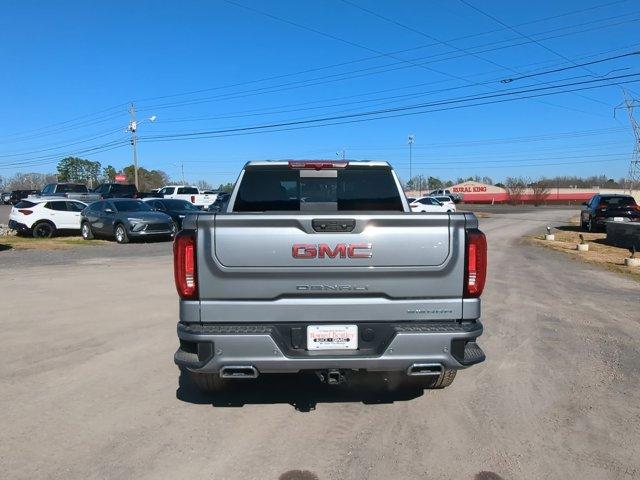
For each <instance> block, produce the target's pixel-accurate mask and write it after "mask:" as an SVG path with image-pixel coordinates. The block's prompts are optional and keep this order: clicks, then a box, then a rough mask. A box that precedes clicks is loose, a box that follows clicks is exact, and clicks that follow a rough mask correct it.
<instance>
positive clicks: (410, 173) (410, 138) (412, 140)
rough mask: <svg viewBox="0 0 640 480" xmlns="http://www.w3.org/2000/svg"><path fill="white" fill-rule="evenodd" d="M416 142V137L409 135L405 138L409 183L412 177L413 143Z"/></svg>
mask: <svg viewBox="0 0 640 480" xmlns="http://www.w3.org/2000/svg"><path fill="white" fill-rule="evenodd" d="M415 140H416V136H415V135H413V134H411V135H409V136H408V137H407V143H408V144H409V181H411V178H412V175H413V142H414V141H415Z"/></svg>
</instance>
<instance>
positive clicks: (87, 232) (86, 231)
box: [80, 222, 93, 240]
mask: <svg viewBox="0 0 640 480" xmlns="http://www.w3.org/2000/svg"><path fill="white" fill-rule="evenodd" d="M80 235H82V238H83V239H85V240H93V232H92V231H91V225H90V224H89V222H83V223H82V225H81V226H80Z"/></svg>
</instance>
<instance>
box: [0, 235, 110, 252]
mask: <svg viewBox="0 0 640 480" xmlns="http://www.w3.org/2000/svg"><path fill="white" fill-rule="evenodd" d="M105 243H108V242H106V241H104V240H84V239H83V238H82V237H54V238H32V237H21V236H13V237H0V246H5V247H9V248H14V249H16V250H63V249H64V250H66V249H70V248H76V247H87V246H92V245H93V246H95V245H104V244H105Z"/></svg>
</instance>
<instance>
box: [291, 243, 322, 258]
mask: <svg viewBox="0 0 640 480" xmlns="http://www.w3.org/2000/svg"><path fill="white" fill-rule="evenodd" d="M291 255H293V258H316V255H318V250H317V249H316V246H315V245H308V244H306V243H296V244H295V245H294V246H293V247H292V248H291Z"/></svg>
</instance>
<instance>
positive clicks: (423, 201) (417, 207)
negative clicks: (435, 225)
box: [409, 197, 456, 212]
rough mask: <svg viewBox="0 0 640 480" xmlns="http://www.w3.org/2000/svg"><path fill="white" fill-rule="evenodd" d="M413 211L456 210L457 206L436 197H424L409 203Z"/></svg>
mask: <svg viewBox="0 0 640 480" xmlns="http://www.w3.org/2000/svg"><path fill="white" fill-rule="evenodd" d="M409 206H410V207H411V211H412V212H455V209H456V207H455V206H453V205H450V204H443V203H442V202H439V201H438V200H436V199H435V198H434V197H422V198H418V199H417V200H414V201H413V202H411V203H410V204H409Z"/></svg>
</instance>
